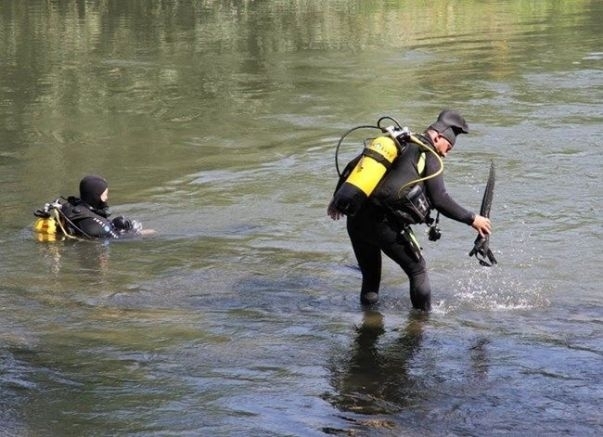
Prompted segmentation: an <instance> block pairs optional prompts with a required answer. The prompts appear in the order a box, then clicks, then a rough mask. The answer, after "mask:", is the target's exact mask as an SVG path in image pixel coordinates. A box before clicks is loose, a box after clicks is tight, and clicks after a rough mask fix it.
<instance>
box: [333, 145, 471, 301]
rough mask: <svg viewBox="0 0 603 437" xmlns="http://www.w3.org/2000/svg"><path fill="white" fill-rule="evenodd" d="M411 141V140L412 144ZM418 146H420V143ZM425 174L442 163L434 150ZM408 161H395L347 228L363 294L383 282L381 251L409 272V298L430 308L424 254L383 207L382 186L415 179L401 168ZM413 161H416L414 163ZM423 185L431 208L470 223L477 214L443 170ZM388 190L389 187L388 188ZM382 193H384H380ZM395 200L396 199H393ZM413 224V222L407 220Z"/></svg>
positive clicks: (376, 289) (392, 192)
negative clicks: (455, 195)
mask: <svg viewBox="0 0 603 437" xmlns="http://www.w3.org/2000/svg"><path fill="white" fill-rule="evenodd" d="M419 138H420V139H421V140H422V141H423V142H424V143H425V144H428V145H431V146H432V147H433V143H432V142H431V140H430V139H429V137H426V136H419ZM409 145H411V144H409ZM417 147H418V146H417ZM425 158H426V160H425V171H424V173H423V174H424V175H430V174H434V173H436V172H437V171H438V170H439V168H440V164H439V161H438V160H437V159H436V157H435V156H433V154H432V153H429V152H428V153H426V154H425ZM358 159H359V158H356V159H355V160H353V161H351V162H350V163H349V164H348V165H347V166H346V169H345V170H344V172H343V173H342V176H341V178H340V180H339V183H338V185H337V187H338V188H339V186H340V185H341V184H342V183H343V182H344V181H345V180H346V179H347V177H348V175H349V173H350V172H351V170H352V169H353V168H354V166H355V165H356V163H357V160H358ZM407 164H408V162H403V161H402V160H401V159H398V160H397V161H395V162H394V164H393V165H392V167H391V168H390V170H389V172H388V173H387V174H386V175H385V177H384V178H383V180H382V181H381V182H380V184H379V186H378V187H377V188H376V190H375V193H374V194H373V196H371V197H370V198H369V199H368V201H366V202H365V203H364V204H363V206H362V207H361V208H360V209H359V211H358V212H357V213H356V214H354V215H353V216H349V217H348V219H347V230H348V234H349V236H350V240H351V242H352V248H353V250H354V254H355V255H356V259H357V260H358V266H359V267H360V271H361V272H362V288H361V298H362V296H363V295H366V294H367V293H371V292H374V293H378V292H379V284H380V282H381V252H383V253H385V255H387V256H388V257H389V258H391V259H392V260H393V261H394V262H396V263H397V264H398V265H399V266H400V267H401V268H402V269H403V270H404V272H405V273H406V274H407V275H408V278H409V280H410V299H411V302H412V305H413V307H414V308H418V309H422V310H426V311H427V310H429V309H430V308H431V286H430V284H429V277H428V275H427V269H426V263H425V259H424V258H423V256H420V258H419V259H418V260H417V259H416V258H415V257H414V256H413V254H412V251H411V250H410V249H409V247H408V244H407V243H405V242H404V241H403V239H402V238H401V237H400V231H401V224H400V223H399V222H397V223H396V222H395V221H394V220H392V219H391V214H389V213H388V211H386V209H385V208H384V207H383V203H382V202H381V201H383V200H384V199H383V198H382V199H380V200H381V201H377V202H376V201H375V199H377V198H379V197H383V191H384V190H383V187H385V186H390V188H391V185H392V184H391V183H390V182H391V181H392V180H395V179H399V180H412V178H413V177H416V175H417V174H418V173H416V169H415V175H412V174H411V175H402V174H401V172H407V171H410V167H409V166H408V165H407ZM413 165H415V164H414V163H413ZM424 189H425V193H426V195H427V198H428V200H429V203H430V206H431V208H434V209H437V210H438V211H439V212H441V213H442V214H443V215H444V216H446V217H448V218H451V219H453V220H456V221H459V222H463V223H466V224H468V225H470V224H471V223H473V220H474V218H475V215H474V214H473V213H471V212H470V211H468V210H466V209H465V208H463V207H462V206H460V205H459V204H458V203H457V202H455V201H454V200H453V199H452V198H451V197H450V196H449V195H448V193H447V192H446V187H445V185H444V178H443V175H442V174H440V175H438V176H436V177H434V178H432V179H429V180H427V181H425V182H424ZM385 191H386V192H387V191H388V190H385ZM380 194H381V196H380ZM389 194H390V195H391V196H398V195H399V193H398V192H397V190H395V189H394V190H392V189H390V190H389ZM392 200H393V201H395V200H397V199H392ZM407 224H412V223H407Z"/></svg>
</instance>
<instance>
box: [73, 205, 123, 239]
mask: <svg viewBox="0 0 603 437" xmlns="http://www.w3.org/2000/svg"><path fill="white" fill-rule="evenodd" d="M61 211H62V213H63V216H64V218H65V222H66V224H65V227H66V229H67V231H68V232H69V233H71V234H74V235H78V236H82V237H86V238H117V237H118V235H117V233H116V232H115V231H114V229H113V225H112V224H111V222H110V221H109V219H108V218H107V216H106V215H105V212H104V211H101V210H97V209H94V208H92V207H91V206H90V205H88V204H87V203H85V202H82V201H81V200H80V199H78V198H75V197H69V198H68V202H67V203H65V204H64V205H63V206H62V208H61Z"/></svg>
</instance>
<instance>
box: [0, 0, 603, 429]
mask: <svg viewBox="0 0 603 437" xmlns="http://www.w3.org/2000/svg"><path fill="white" fill-rule="evenodd" d="M602 20H603V3H601V2H599V1H596V0H591V1H588V0H577V1H572V2H569V1H568V2H563V1H541V2H536V1H523V0H509V1H454V0H435V1H433V2H404V1H375V2H365V1H360V0H358V1H336V0H333V1H326V2H325V1H318V0H316V1H314V0H307V1H290V2H288V1H280V0H268V1H263V2H254V1H244V0H241V1H230V2H227V1H224V2H221V1H210V0H207V1H193V2H187V1H174V2H164V1H158V0H149V1H144V2H143V1H117V0H113V1H112V0H107V1H98V2H95V1H84V0H80V1H32V2H21V1H17V0H4V1H3V2H2V3H1V4H0V181H1V184H2V188H3V189H2V190H1V192H0V203H1V204H2V206H3V207H2V213H1V214H0V224H1V226H0V243H1V245H2V249H1V251H0V325H1V326H2V329H1V330H0V364H1V369H2V370H1V371H0V435H1V436H49V435H60V436H71V435H73V436H81V435H140V436H149V435H157V436H167V435H191V436H193V435H195V436H196V435H212V436H243V435H244V436H248V435H253V436H285V435H288V436H319V435H354V436H356V435H358V436H360V435H362V436H364V435H371V436H372V435H375V436H400V435H411V434H416V433H422V434H423V435H433V436H438V435H572V436H574V435H576V436H578V435H580V436H588V435H593V436H594V435H601V434H602V433H603V421H602V419H601V417H602V414H601V405H602V401H603V382H602V374H601V364H602V363H603V299H602V297H601V283H603V273H602V271H601V268H600V266H601V262H602V261H603V257H602V252H601V244H602V241H601V236H602V233H601V212H602V211H601V209H602V208H601V206H602V200H601V189H600V187H599V183H600V177H601V167H602V162H603V160H602V158H601V153H600V149H599V147H600V144H599V143H600V139H601V137H602V136H603V123H602V121H603V116H602V114H603V35H602V33H601V25H600V23H601V22H602ZM445 107H452V108H456V109H458V110H459V111H461V112H462V113H463V114H464V115H465V117H466V119H467V121H468V123H469V125H470V128H471V133H470V135H465V136H462V137H461V138H460V139H459V141H458V142H457V147H456V148H455V150H454V151H453V152H452V153H451V154H450V155H449V157H448V158H447V159H446V181H447V187H448V190H449V191H450V192H451V194H452V195H453V197H455V198H456V199H457V200H458V201H459V202H460V203H462V204H464V205H466V206H467V207H469V208H471V209H473V210H477V209H479V203H480V200H481V195H482V192H483V189H484V186H485V180H486V177H487V173H488V168H489V164H490V162H491V161H493V162H494V163H495V165H496V168H497V185H496V190H495V198H494V206H493V211H492V218H493V222H494V227H495V233H494V235H493V236H492V238H491V246H492V248H493V249H494V252H495V254H496V256H497V258H498V260H499V265H498V266H496V267H493V268H486V267H481V266H479V265H478V264H477V262H476V260H475V259H474V258H469V257H468V256H467V254H468V251H469V250H470V248H471V247H472V245H473V239H474V232H473V231H472V230H471V229H470V228H469V227H467V226H465V225H462V224H459V223H456V222H452V221H450V220H447V219H442V222H441V228H442V232H443V237H442V239H441V240H440V241H438V242H437V243H433V242H430V241H428V240H427V238H426V236H425V235H424V233H423V229H422V228H417V229H416V232H417V234H418V235H419V239H420V241H421V243H422V245H423V247H424V252H425V256H426V258H427V259H428V264H429V268H430V275H431V282H432V286H433V300H434V310H433V311H432V312H431V313H430V314H429V315H422V314H417V313H415V312H413V311H412V310H411V306H410V301H409V296H408V282H407V279H406V277H405V276H404V275H403V274H402V272H400V271H399V269H398V268H397V267H396V266H395V265H394V264H393V263H391V262H390V261H386V262H384V267H383V270H384V272H383V282H382V290H381V293H380V294H381V301H380V303H379V304H378V306H376V307H375V308H372V309H369V310H367V309H363V308H362V307H361V306H360V305H359V301H358V300H359V299H358V293H359V287H360V276H359V273H358V271H357V269H356V268H355V259H354V256H353V253H352V251H351V248H350V245H349V242H348V239H347V235H346V231H345V225H344V223H343V222H334V221H331V220H330V219H328V217H327V216H326V205H327V203H328V201H329V198H330V196H331V193H332V190H333V187H334V184H335V182H336V171H335V162H334V151H335V145H336V143H337V141H338V139H339V137H340V136H341V134H343V133H344V132H345V131H346V130H347V129H349V128H351V127H354V126H356V125H360V124H374V123H375V122H376V120H377V119H378V118H379V117H381V116H383V115H390V116H392V117H395V118H396V119H398V120H399V121H400V122H401V123H402V124H403V125H407V126H409V127H410V128H411V129H412V130H414V131H417V132H420V131H421V130H422V129H423V128H424V127H425V126H427V125H428V124H429V123H431V122H432V121H433V120H434V119H435V117H436V116H437V114H438V112H439V111H440V110H441V109H442V108H445ZM361 140H362V138H361V137H357V138H351V139H350V141H348V142H346V143H345V144H344V146H343V148H342V154H341V157H340V159H341V160H342V162H345V160H346V159H348V158H351V157H352V156H354V155H355V154H356V153H357V152H358V151H359V150H360V147H361ZM89 173H93V174H102V175H104V176H105V177H107V178H108V180H109V182H110V187H111V196H110V203H111V204H112V206H113V210H114V214H123V215H127V216H130V217H134V218H137V219H139V220H140V221H142V222H143V224H144V225H145V227H148V228H153V229H155V230H157V234H156V235H155V236H154V237H151V238H146V239H142V240H135V241H124V242H110V243H73V242H59V243H54V244H48V243H38V242H36V241H35V240H34V238H33V236H32V233H31V224H32V222H33V215H32V211H33V210H35V209H37V208H39V207H41V206H42V205H43V204H44V203H45V202H47V201H49V200H52V199H54V198H56V197H57V196H59V195H65V196H66V195H72V194H76V193H77V184H78V182H79V179H80V178H81V177H82V176H84V175H86V174H89Z"/></svg>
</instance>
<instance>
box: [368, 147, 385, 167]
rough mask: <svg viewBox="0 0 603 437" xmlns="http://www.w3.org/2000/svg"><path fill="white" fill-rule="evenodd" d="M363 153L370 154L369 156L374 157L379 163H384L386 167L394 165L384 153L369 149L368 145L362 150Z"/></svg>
mask: <svg viewBox="0 0 603 437" xmlns="http://www.w3.org/2000/svg"><path fill="white" fill-rule="evenodd" d="M362 154H363V155H364V156H368V157H369V158H372V159H374V160H375V161H377V162H378V163H379V164H381V165H383V167H385V168H386V169H389V168H390V167H391V166H392V163H391V162H389V161H388V160H387V159H385V157H384V156H383V155H381V154H380V153H377V152H375V151H374V150H372V149H369V148H368V147H365V148H364V150H363V151H362Z"/></svg>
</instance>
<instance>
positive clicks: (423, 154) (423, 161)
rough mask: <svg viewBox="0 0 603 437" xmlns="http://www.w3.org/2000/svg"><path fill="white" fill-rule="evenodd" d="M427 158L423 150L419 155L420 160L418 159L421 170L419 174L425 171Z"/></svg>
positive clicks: (418, 166)
mask: <svg viewBox="0 0 603 437" xmlns="http://www.w3.org/2000/svg"><path fill="white" fill-rule="evenodd" d="M425 159H426V156H425V152H421V154H420V155H419V160H418V161H417V171H418V172H419V175H422V174H423V172H424V171H425Z"/></svg>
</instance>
